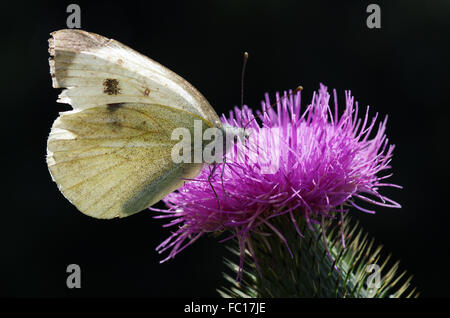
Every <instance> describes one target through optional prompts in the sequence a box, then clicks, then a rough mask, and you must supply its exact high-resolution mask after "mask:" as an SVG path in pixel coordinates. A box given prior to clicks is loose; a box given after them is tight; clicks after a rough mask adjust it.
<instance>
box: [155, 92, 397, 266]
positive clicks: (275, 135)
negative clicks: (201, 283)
mask: <svg viewBox="0 0 450 318" xmlns="http://www.w3.org/2000/svg"><path fill="white" fill-rule="evenodd" d="M300 100H301V93H300V92H294V93H292V92H290V93H287V92H285V93H284V95H283V96H279V94H277V95H276V103H275V105H274V106H271V101H270V100H269V96H268V95H267V94H266V96H265V101H263V102H262V111H257V112H256V118H255V115H254V113H253V112H252V110H250V109H249V108H248V107H246V106H243V107H242V108H238V107H235V108H234V111H230V114H229V116H228V117H226V116H222V122H223V123H224V124H229V125H232V126H235V127H245V128H247V129H249V130H250V137H249V139H248V140H245V141H244V142H241V143H239V144H236V145H234V146H233V147H231V149H229V151H228V152H227V154H226V156H225V159H226V160H225V161H224V163H221V164H218V165H217V167H216V168H214V167H213V166H211V165H205V167H204V169H203V170H202V172H201V174H200V175H199V176H198V177H197V178H196V179H195V180H191V181H189V182H187V183H186V184H185V185H184V186H183V187H182V188H180V189H179V190H178V191H176V192H173V193H171V194H169V195H168V196H167V197H166V198H165V199H164V202H165V203H166V205H167V207H168V208H167V209H166V210H157V211H160V212H163V214H162V215H158V216H157V218H170V219H171V221H170V222H169V223H168V224H166V225H165V226H168V227H172V226H173V227H176V230H175V231H174V232H173V233H172V235H171V236H170V237H169V238H167V239H166V240H165V241H164V242H162V243H161V244H160V245H159V246H158V247H157V250H158V251H159V252H164V251H166V250H170V252H169V255H168V257H167V258H166V259H169V258H173V257H174V256H175V255H176V254H177V253H179V252H180V251H181V250H183V249H184V248H185V247H187V246H188V245H190V244H192V243H193V242H194V241H195V240H197V239H198V238H199V237H201V236H202V235H203V234H204V233H208V232H220V233H221V232H222V231H225V230H226V231H227V232H228V233H229V234H230V235H228V236H226V237H225V239H223V240H222V241H225V240H227V239H231V238H237V239H238V241H239V246H240V249H241V267H242V258H243V255H244V250H245V248H247V249H248V250H249V251H250V252H251V253H252V245H251V238H252V236H253V235H265V234H267V233H269V232H271V234H272V235H277V236H279V237H280V239H281V240H283V241H285V239H284V236H283V233H281V232H280V231H279V230H278V229H277V228H276V227H275V226H274V225H273V224H272V220H273V218H277V217H282V216H283V217H287V218H288V219H289V220H291V221H292V226H293V230H296V231H297V232H298V233H299V235H302V233H301V232H300V230H299V227H298V225H297V221H296V220H298V219H299V218H304V220H305V222H306V223H307V224H308V225H310V226H311V225H312V224H314V223H318V224H320V220H321V219H322V220H323V218H329V217H334V215H336V214H340V215H344V214H345V213H346V212H347V211H348V207H351V206H354V207H356V208H357V209H359V210H361V211H364V212H368V213H374V211H372V210H368V209H366V208H363V207H361V206H360V205H359V202H358V201H366V202H369V203H372V204H375V205H380V206H387V207H400V206H399V205H398V204H397V203H396V202H394V201H392V200H391V199H389V198H386V197H385V196H383V195H381V194H380V193H379V192H378V190H379V188H380V187H383V186H394V187H398V186H396V185H393V184H386V183H383V181H382V180H383V179H385V178H387V177H389V176H390V175H382V173H381V172H382V171H383V170H387V169H389V168H390V166H389V162H390V158H391V156H392V151H393V149H394V146H393V145H389V142H388V139H387V138H386V135H385V128H386V119H387V118H386V119H385V120H384V121H383V122H381V123H377V115H375V116H374V117H373V118H370V116H369V107H367V108H366V110H365V113H364V114H363V116H361V118H360V113H361V112H360V111H359V108H358V103H357V102H355V101H354V98H353V97H352V96H351V93H350V92H349V91H347V92H345V107H344V109H343V112H342V114H341V115H340V116H339V115H338V113H339V109H338V103H337V96H336V91H334V98H333V100H334V101H333V103H331V100H330V94H329V93H328V91H327V88H326V87H325V86H323V85H321V86H320V89H319V91H318V92H316V93H314V95H313V98H312V102H311V104H310V105H309V106H308V107H307V108H306V109H305V110H302V109H301V105H300ZM330 104H331V105H330ZM258 121H259V122H261V124H260V123H259V122H258ZM153 210H155V209H153ZM288 248H289V247H288ZM166 259H165V260H166ZM163 261H164V260H163Z"/></svg>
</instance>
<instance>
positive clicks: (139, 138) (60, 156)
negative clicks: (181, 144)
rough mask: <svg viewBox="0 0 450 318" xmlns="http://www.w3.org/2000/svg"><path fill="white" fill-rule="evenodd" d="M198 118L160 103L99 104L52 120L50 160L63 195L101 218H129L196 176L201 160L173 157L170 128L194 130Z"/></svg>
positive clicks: (49, 145)
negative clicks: (195, 120)
mask: <svg viewBox="0 0 450 318" xmlns="http://www.w3.org/2000/svg"><path fill="white" fill-rule="evenodd" d="M194 119H198V117H196V116H193V115H191V114H189V113H186V112H183V111H179V110H176V109H174V108H171V107H166V106H161V105H156V104H153V105H148V104H136V103H123V104H114V105H110V106H107V105H105V106H97V107H91V108H88V109H84V110H82V111H71V112H66V113H63V114H62V115H61V116H60V117H59V118H58V119H57V120H56V121H55V122H54V124H53V127H52V130H51V133H50V137H49V139H48V145H47V163H48V166H49V170H50V172H51V175H52V177H53V179H54V181H55V182H56V183H57V184H58V187H59V189H60V190H61V192H62V193H63V194H64V196H65V197H66V198H67V199H68V200H69V201H70V202H72V203H73V204H74V205H75V206H76V207H77V208H78V209H79V210H80V211H81V212H83V213H85V214H87V215H89V216H93V217H96V218H113V217H124V216H128V215H130V214H133V213H136V212H139V211H141V210H143V209H145V208H147V207H148V206H150V205H152V204H154V203H156V202H157V201H159V200H160V199H162V198H163V197H164V196H166V195H167V194H168V193H170V192H172V191H173V190H175V189H177V188H178V187H180V186H181V185H182V183H183V182H184V179H183V178H191V177H194V176H196V175H197V174H198V173H199V171H200V170H201V164H193V163H192V164H189V163H180V164H176V163H174V162H173V161H172V158H171V150H172V147H173V145H174V143H176V142H178V141H176V140H171V132H172V130H173V129H175V128H177V127H186V128H187V129H189V131H190V133H192V135H193V134H194V132H193V121H194Z"/></svg>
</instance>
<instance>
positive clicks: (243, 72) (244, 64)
mask: <svg viewBox="0 0 450 318" xmlns="http://www.w3.org/2000/svg"><path fill="white" fill-rule="evenodd" d="M247 60H248V53H247V52H244V62H243V63H242V73H241V108H242V106H244V78H245V67H246V66H247Z"/></svg>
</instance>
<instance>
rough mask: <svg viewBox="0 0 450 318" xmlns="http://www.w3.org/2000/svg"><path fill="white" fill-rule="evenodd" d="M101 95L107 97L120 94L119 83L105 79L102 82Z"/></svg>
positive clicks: (115, 80)
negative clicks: (103, 94)
mask: <svg viewBox="0 0 450 318" xmlns="http://www.w3.org/2000/svg"><path fill="white" fill-rule="evenodd" d="M103 93H105V94H108V95H118V94H120V87H119V81H118V80H117V79H115V78H107V79H105V80H104V81H103Z"/></svg>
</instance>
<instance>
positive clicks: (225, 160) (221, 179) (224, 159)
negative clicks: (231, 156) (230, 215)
mask: <svg viewBox="0 0 450 318" xmlns="http://www.w3.org/2000/svg"><path fill="white" fill-rule="evenodd" d="M226 164H227V157H225V156H224V157H223V163H222V172H221V173H220V181H221V183H222V191H223V193H224V194H225V195H226V196H227V197H228V198H229V197H230V196H229V195H228V192H227V191H226V190H225V186H224V184H223V172H224V170H225V165H226Z"/></svg>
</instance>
